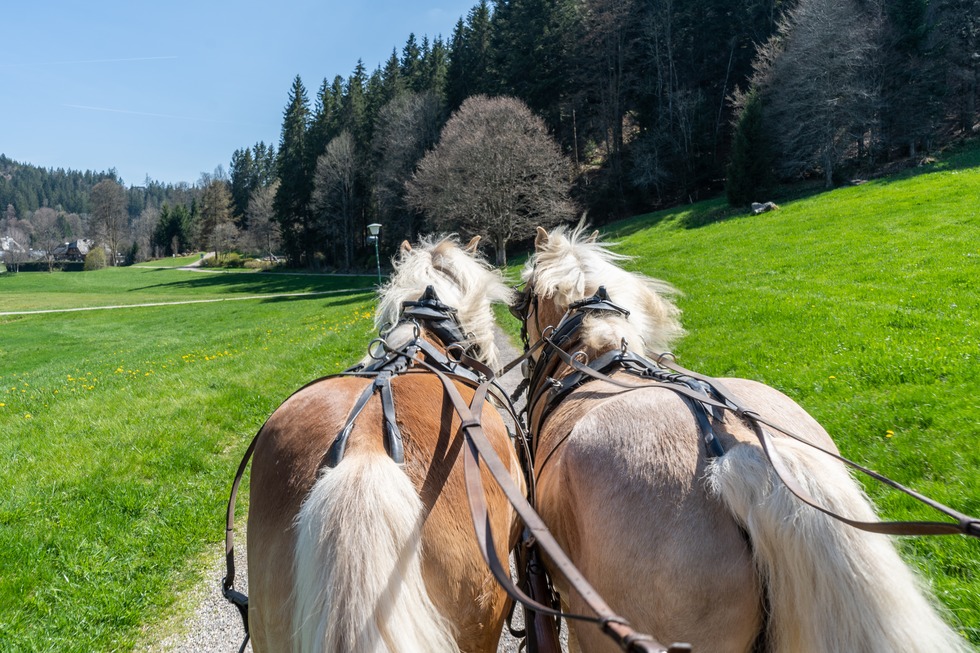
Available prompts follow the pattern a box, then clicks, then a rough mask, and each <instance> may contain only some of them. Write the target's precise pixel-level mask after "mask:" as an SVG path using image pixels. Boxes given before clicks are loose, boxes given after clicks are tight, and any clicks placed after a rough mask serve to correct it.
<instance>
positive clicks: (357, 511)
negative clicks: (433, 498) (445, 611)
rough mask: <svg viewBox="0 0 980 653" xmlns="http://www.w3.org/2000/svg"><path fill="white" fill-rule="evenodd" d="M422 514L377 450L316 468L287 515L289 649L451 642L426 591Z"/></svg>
mask: <svg viewBox="0 0 980 653" xmlns="http://www.w3.org/2000/svg"><path fill="white" fill-rule="evenodd" d="M422 520H423V506H422V502H421V501H420V499H419V496H418V494H417V493H416V491H415V487H414V486H413V485H412V483H411V481H410V480H409V478H408V477H407V476H406V475H405V474H404V472H403V471H402V470H401V468H400V467H399V466H398V465H397V464H396V463H395V462H394V461H392V460H391V459H390V458H389V457H387V456H386V455H384V454H377V453H374V452H364V453H357V454H354V453H351V454H349V455H348V456H347V457H346V458H345V459H344V460H343V461H342V462H341V463H340V464H339V465H338V466H337V467H336V468H333V469H325V470H324V471H323V472H322V473H321V475H320V478H319V479H318V480H317V482H316V484H315V485H314V487H313V489H312V491H311V492H310V494H309V496H308V497H307V498H306V500H305V501H304V503H303V506H302V508H301V509H300V512H299V515H298V517H297V522H296V532H297V539H296V551H295V567H294V569H295V583H294V600H295V609H294V613H293V629H294V635H295V639H296V641H297V642H298V644H299V646H298V648H297V649H296V650H299V651H302V652H303V653H313V652H314V651H317V652H319V651H323V652H331V653H333V652H339V651H345V652H348V651H349V652H352V653H354V652H368V651H370V652H378V653H380V652H382V651H385V652H386V651H392V652H397V651H457V650H458V649H457V646H456V643H455V640H454V638H453V635H452V633H451V632H450V628H449V626H448V625H447V623H446V621H445V620H444V619H443V618H442V616H441V615H440V614H439V613H438V612H437V611H436V609H435V607H434V606H433V604H432V601H431V600H430V598H429V595H428V594H427V593H426V589H425V584H424V582H423V577H422V569H421V553H422V552H421V537H422V533H421V527H422Z"/></svg>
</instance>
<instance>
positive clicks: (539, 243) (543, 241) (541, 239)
mask: <svg viewBox="0 0 980 653" xmlns="http://www.w3.org/2000/svg"><path fill="white" fill-rule="evenodd" d="M547 244H548V232H547V231H545V230H544V227H541V226H539V227H538V233H537V235H535V236H534V249H541V248H542V247H544V246H545V245H547Z"/></svg>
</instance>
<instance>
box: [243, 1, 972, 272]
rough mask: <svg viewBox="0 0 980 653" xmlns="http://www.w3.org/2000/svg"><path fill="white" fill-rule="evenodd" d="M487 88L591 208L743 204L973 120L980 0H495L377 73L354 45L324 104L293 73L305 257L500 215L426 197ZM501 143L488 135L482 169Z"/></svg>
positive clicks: (950, 133)
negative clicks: (539, 126)
mask: <svg viewBox="0 0 980 653" xmlns="http://www.w3.org/2000/svg"><path fill="white" fill-rule="evenodd" d="M482 96H487V97H500V96H508V97H513V98H516V99H517V100H519V101H520V103H521V104H523V105H525V106H526V107H527V108H529V109H530V111H531V112H532V113H533V114H534V115H535V116H537V117H539V118H540V119H541V120H542V121H543V124H544V127H545V129H546V131H547V133H548V134H549V135H550V138H551V139H553V142H554V143H555V144H556V146H557V148H558V151H559V152H560V154H561V156H562V157H564V158H565V160H567V163H568V166H567V167H568V170H567V173H568V176H569V180H570V182H571V184H572V186H571V193H572V198H573V200H574V205H573V206H574V207H575V208H577V210H580V211H581V210H588V211H589V215H590V219H591V220H593V221H594V222H599V223H601V222H603V221H605V220H607V219H610V218H612V217H618V216H622V215H626V214H631V213H636V212H642V211H649V210H651V209H654V208H659V207H663V206H666V205H670V204H674V203H677V202H684V201H693V200H695V199H698V198H700V197H703V196H706V195H714V194H717V193H719V192H721V191H722V190H723V189H724V190H727V191H728V197H729V199H730V200H731V202H732V203H733V204H735V205H746V204H748V203H749V202H751V201H762V200H765V199H768V198H767V195H768V194H771V193H773V192H778V188H777V187H778V185H779V184H783V183H787V182H794V181H798V180H802V179H808V178H812V179H817V180H820V181H821V182H822V183H823V184H824V185H826V186H832V185H834V184H837V183H840V182H842V181H844V180H846V179H847V178H848V176H849V175H852V174H856V173H858V172H859V171H863V172H865V173H867V172H869V171H873V170H874V169H875V168H877V167H880V166H882V165H884V164H887V163H888V162H890V161H894V160H896V159H903V158H909V157H912V158H913V160H914V157H916V156H918V155H921V154H922V153H924V152H928V151H930V150H932V149H934V148H936V147H937V146H939V145H941V144H943V143H945V142H948V141H949V140H950V139H954V138H960V137H963V136H964V135H969V134H971V133H973V132H975V131H976V123H977V117H978V104H977V100H978V99H980V0H932V1H930V0H890V1H889V2H885V1H884V0H747V1H746V2H741V3H731V2H728V1H727V0H700V1H699V2H693V3H678V2H674V1H673V0H645V1H640V0H495V1H494V2H492V3H491V2H489V1H487V0H483V1H481V2H480V3H479V4H477V5H476V6H474V7H473V8H472V9H471V10H470V11H469V13H468V14H467V16H466V17H465V18H461V19H460V20H459V22H458V23H457V24H456V27H455V29H454V30H453V33H452V35H451V37H450V39H449V40H448V41H446V42H444V41H442V40H441V39H440V38H436V39H435V40H433V41H431V42H430V41H428V40H427V39H423V40H422V41H421V42H419V41H418V40H417V39H416V37H415V36H414V35H410V36H409V38H408V40H407V42H406V43H405V45H404V46H403V47H402V49H401V51H400V52H399V51H398V50H397V49H396V50H393V52H392V54H391V56H390V57H389V58H388V60H387V61H386V62H385V63H384V64H382V65H379V66H378V67H377V68H376V69H375V70H374V71H373V72H371V73H370V74H368V72H367V70H366V69H365V67H364V65H363V62H358V64H357V66H356V67H355V69H354V71H353V73H352V74H350V75H349V76H347V77H346V78H345V77H341V76H337V77H334V78H333V79H332V80H328V79H324V80H323V82H322V84H321V85H320V87H319V89H318V91H317V92H316V93H315V95H314V97H313V98H312V101H311V100H310V98H309V97H308V94H307V89H306V88H305V86H304V85H303V82H302V80H301V79H300V78H299V77H297V78H296V79H295V80H294V82H293V85H292V88H291V89H290V91H289V94H288V101H287V105H286V108H285V111H284V118H283V124H282V132H281V140H280V144H279V159H278V162H277V179H278V180H279V183H280V185H279V187H278V190H277V192H276V195H275V198H274V203H273V204H274V213H275V218H276V220H277V223H278V225H279V227H280V231H281V233H282V237H283V245H284V248H285V250H286V251H287V253H288V254H289V256H290V258H292V259H293V260H295V261H303V262H306V263H307V264H313V265H315V264H317V261H323V262H327V263H328V264H333V265H336V266H339V267H348V266H350V265H352V264H354V263H356V262H357V261H356V259H357V256H358V252H360V255H361V256H362V257H363V256H365V255H367V254H368V253H369V250H366V249H365V248H364V245H363V243H364V239H363V234H364V227H365V225H367V224H368V223H370V222H380V223H382V224H383V225H384V226H385V229H386V231H387V236H386V238H385V239H384V240H383V241H382V242H384V243H386V245H387V246H388V247H389V248H390V247H393V246H395V245H396V244H397V242H399V241H400V240H401V239H402V238H410V237H412V236H414V235H415V234H416V233H417V232H418V231H420V230H426V229H432V228H442V227H446V226H452V221H451V220H449V219H447V218H446V215H448V214H450V213H452V212H455V213H454V215H455V216H456V219H457V220H459V221H462V223H463V224H462V228H463V230H473V231H481V230H478V229H475V227H474V226H473V225H472V224H471V222H472V221H469V222H467V219H466V218H465V216H467V215H468V213H469V212H472V210H474V207H476V209H477V210H483V211H484V214H485V222H486V224H485V225H484V227H483V229H482V231H483V232H484V233H487V232H488V225H489V224H491V223H492V222H494V221H495V220H496V219H497V217H498V216H495V215H493V216H492V215H490V212H488V211H487V209H486V207H487V206H488V205H489V204H490V203H489V202H487V201H486V199H485V198H476V197H474V198H472V202H471V204H469V205H465V204H463V203H460V202H459V201H458V198H456V199H455V200H454V201H455V204H452V203H450V204H447V203H446V202H447V201H448V199H447V196H446V195H445V194H443V196H441V198H439V199H436V198H432V197H429V198H426V197H422V196H420V194H419V188H420V181H419V179H420V175H426V174H428V175H429V177H430V179H429V180H428V182H427V183H428V184H429V186H430V187H432V186H437V185H438V183H437V182H436V181H433V180H432V179H431V177H432V174H431V170H432V169H433V168H434V167H436V166H435V165H434V162H432V161H430V162H429V164H430V165H426V163H425V159H426V157H427V154H426V153H430V154H431V153H434V152H436V151H437V150H438V149H439V147H438V145H437V144H440V145H441V144H442V143H443V141H444V140H445V139H446V138H447V136H450V135H451V134H455V135H456V137H457V139H458V135H459V130H453V129H451V128H450V124H447V122H448V123H452V121H453V120H455V119H456V118H457V117H458V116H459V113H460V110H461V108H462V107H464V103H465V102H466V101H467V99H472V98H474V97H482ZM494 147H495V141H488V142H485V143H484V146H483V148H482V151H481V148H479V147H476V148H473V150H472V151H471V153H470V154H469V157H470V159H469V160H470V161H471V162H473V163H474V168H480V167H482V166H486V165H488V164H489V163H490V162H492V161H493V160H494V154H495V152H494ZM498 158H499V157H498ZM443 163H444V164H445V163H446V162H445V161H444V162H443ZM443 167H444V168H445V174H447V175H448V174H449V171H450V170H452V169H456V170H458V169H460V168H459V166H458V165H457V166H456V167H455V168H454V167H453V166H452V165H444V166H443ZM468 174H475V172H474V171H469V172H468ZM234 177H235V170H234V166H233V170H232V178H233V179H234ZM445 179H446V177H445V175H444V178H443V180H442V181H443V182H444V181H445ZM467 179H472V177H467ZM455 183H457V184H461V186H457V188H458V189H459V188H462V187H465V186H467V185H468V184H466V183H465V182H463V181H460V180H459V179H457V180H456V182H455ZM516 194H518V193H516V192H515V193H512V195H516ZM541 194H546V191H545V190H544V189H542V193H541ZM524 199H525V200H527V196H525V198H524ZM480 202H483V204H480ZM525 203H526V201H525ZM559 204H560V205H561V208H560V209H556V210H555V212H556V213H559V214H562V215H567V213H568V210H569V209H568V202H567V201H566V200H565V199H562V200H561V202H559V203H558V204H555V205H554V206H558V205H559ZM510 237H516V234H512V235H511V236H510ZM498 249H499V247H498ZM498 256H499V254H498Z"/></svg>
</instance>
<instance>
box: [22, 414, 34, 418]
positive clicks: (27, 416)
mask: <svg viewBox="0 0 980 653" xmlns="http://www.w3.org/2000/svg"><path fill="white" fill-rule="evenodd" d="M24 419H34V416H33V415H31V414H30V413H24Z"/></svg>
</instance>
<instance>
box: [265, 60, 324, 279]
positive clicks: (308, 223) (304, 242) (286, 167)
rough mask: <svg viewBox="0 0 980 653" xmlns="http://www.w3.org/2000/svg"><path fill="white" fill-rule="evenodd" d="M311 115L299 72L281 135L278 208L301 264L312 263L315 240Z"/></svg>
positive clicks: (286, 242)
mask: <svg viewBox="0 0 980 653" xmlns="http://www.w3.org/2000/svg"><path fill="white" fill-rule="evenodd" d="M309 119H310V107H309V101H308V100H307V97H306V88H305V87H304V86H303V81H302V80H301V79H300V77H299V75H297V76H296V79H295V80H294V81H293V86H292V88H291V89H290V91H289V102H288V104H287V105H286V110H285V112H284V115H283V123H282V134H281V136H280V139H279V157H278V165H277V167H278V173H279V190H278V192H277V193H276V200H275V211H276V220H278V221H279V227H280V231H281V234H282V240H283V246H284V248H285V250H286V254H287V256H288V257H289V259H290V261H291V262H292V263H294V264H300V263H301V262H302V261H303V260H305V262H306V264H307V265H312V264H313V260H314V256H313V255H314V251H315V243H314V238H313V229H312V220H311V216H310V212H309V204H310V180H311V174H310V170H309V156H308V154H307V146H306V138H307V130H308V129H309Z"/></svg>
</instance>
